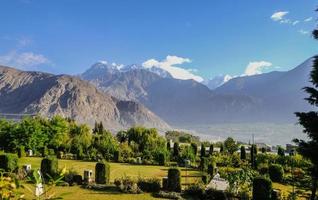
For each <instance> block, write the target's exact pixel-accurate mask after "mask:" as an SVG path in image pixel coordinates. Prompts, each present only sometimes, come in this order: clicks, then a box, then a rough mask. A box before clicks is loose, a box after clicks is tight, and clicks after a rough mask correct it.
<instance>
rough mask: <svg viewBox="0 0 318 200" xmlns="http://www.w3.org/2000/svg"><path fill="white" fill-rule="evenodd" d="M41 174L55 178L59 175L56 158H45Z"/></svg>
mask: <svg viewBox="0 0 318 200" xmlns="http://www.w3.org/2000/svg"><path fill="white" fill-rule="evenodd" d="M41 173H42V175H43V176H44V177H46V178H49V176H51V177H55V176H56V175H57V173H58V160H57V158H56V157H54V156H49V157H46V158H43V159H42V161H41Z"/></svg>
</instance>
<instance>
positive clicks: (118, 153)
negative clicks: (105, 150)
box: [114, 151, 121, 162]
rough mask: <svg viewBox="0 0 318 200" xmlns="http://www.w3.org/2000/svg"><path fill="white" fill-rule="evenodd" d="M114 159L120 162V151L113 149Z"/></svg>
mask: <svg viewBox="0 0 318 200" xmlns="http://www.w3.org/2000/svg"><path fill="white" fill-rule="evenodd" d="M114 161H115V162H120V161H121V154H120V151H115V152H114Z"/></svg>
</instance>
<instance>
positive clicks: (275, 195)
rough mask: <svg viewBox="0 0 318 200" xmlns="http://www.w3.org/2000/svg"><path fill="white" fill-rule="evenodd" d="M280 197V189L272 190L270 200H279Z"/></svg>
mask: <svg viewBox="0 0 318 200" xmlns="http://www.w3.org/2000/svg"><path fill="white" fill-rule="evenodd" d="M281 198H282V197H281V194H280V191H278V190H273V191H272V199H271V200H280V199H281Z"/></svg>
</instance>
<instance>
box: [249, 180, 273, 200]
mask: <svg viewBox="0 0 318 200" xmlns="http://www.w3.org/2000/svg"><path fill="white" fill-rule="evenodd" d="M271 194H272V181H271V180H270V179H268V178H266V177H256V178H254V180H253V200H271Z"/></svg>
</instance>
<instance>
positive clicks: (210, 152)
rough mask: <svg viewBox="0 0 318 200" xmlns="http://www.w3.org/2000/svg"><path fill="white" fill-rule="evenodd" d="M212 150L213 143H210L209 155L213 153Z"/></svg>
mask: <svg viewBox="0 0 318 200" xmlns="http://www.w3.org/2000/svg"><path fill="white" fill-rule="evenodd" d="M213 151H214V146H213V144H211V145H210V148H209V155H210V156H211V155H212V154H213Z"/></svg>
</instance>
